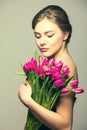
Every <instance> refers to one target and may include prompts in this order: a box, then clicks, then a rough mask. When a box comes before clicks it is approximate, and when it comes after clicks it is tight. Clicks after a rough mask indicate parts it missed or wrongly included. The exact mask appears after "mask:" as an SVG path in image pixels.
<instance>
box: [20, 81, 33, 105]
mask: <svg viewBox="0 0 87 130" xmlns="http://www.w3.org/2000/svg"><path fill="white" fill-rule="evenodd" d="M31 95H32V88H31V86H30V84H29V82H28V81H27V80H26V82H25V83H24V84H21V85H20V87H19V90H18V96H19V98H20V100H21V101H22V103H23V104H25V105H26V106H28V103H29V100H30V99H31Z"/></svg>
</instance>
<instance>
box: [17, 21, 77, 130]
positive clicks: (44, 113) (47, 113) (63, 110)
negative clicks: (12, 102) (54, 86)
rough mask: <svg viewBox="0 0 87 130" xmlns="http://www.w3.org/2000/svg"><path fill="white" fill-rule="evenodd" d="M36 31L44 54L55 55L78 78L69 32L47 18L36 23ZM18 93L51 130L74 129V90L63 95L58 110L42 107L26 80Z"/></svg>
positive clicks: (57, 106) (37, 41)
mask: <svg viewBox="0 0 87 130" xmlns="http://www.w3.org/2000/svg"><path fill="white" fill-rule="evenodd" d="M44 23H46V26H44V25H45V24H44ZM34 33H35V41H36V44H37V46H38V48H39V49H40V50H41V53H42V55H43V56H45V57H48V58H50V57H54V58H55V59H56V60H57V61H59V60H62V61H63V63H64V64H65V65H68V66H69V68H70V74H69V76H70V77H71V76H74V78H75V79H77V78H78V76H77V70H76V66H75V63H74V61H73V60H72V58H71V56H70V54H69V52H68V49H67V47H66V46H65V40H66V38H67V36H68V33H63V32H62V31H61V30H60V28H59V27H58V25H56V24H55V23H52V22H50V21H49V20H47V19H44V20H42V21H40V22H39V23H38V24H37V25H36V27H35V30H34ZM48 35H49V36H48ZM43 48H45V49H43ZM67 87H69V86H67ZM18 95H19V98H20V100H21V101H22V102H23V104H25V105H26V106H27V107H28V108H29V109H30V110H31V112H32V113H33V114H34V116H35V117H36V118H37V119H38V120H40V121H41V122H42V123H43V124H44V125H46V126H47V127H48V128H50V129H51V130H71V129H72V120H73V96H74V95H73V93H72V92H69V93H67V94H62V95H61V98H60V101H59V102H58V103H57V104H56V112H53V111H51V110H48V109H46V108H44V107H42V106H41V105H39V104H38V103H37V102H35V101H34V100H33V99H32V97H31V95H32V89H31V86H30V84H29V83H28V81H26V85H25V84H21V85H20V88H19V91H18Z"/></svg>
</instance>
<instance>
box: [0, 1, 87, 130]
mask: <svg viewBox="0 0 87 130" xmlns="http://www.w3.org/2000/svg"><path fill="white" fill-rule="evenodd" d="M49 4H57V5H60V6H61V7H63V8H64V9H65V10H66V12H67V13H68V15H69V18H70V21H71V24H72V26H73V34H72V38H71V42H70V44H69V51H70V53H71V55H72V57H73V58H74V60H75V62H76V65H77V68H78V74H79V86H80V87H83V88H84V89H85V93H83V94H81V95H78V96H77V101H76V103H75V106H74V118H73V120H74V121H73V130H87V101H86V100H87V88H86V87H87V79H86V78H87V76H86V75H87V54H86V50H87V0H0V130H24V129H23V128H24V124H25V121H26V116H27V108H26V107H25V106H24V105H23V104H22V103H21V102H20V101H19V98H18V88H19V86H20V84H21V83H23V82H24V81H25V77H22V76H18V75H15V72H17V71H19V72H20V71H22V68H21V66H20V62H22V63H24V62H26V61H27V60H29V59H30V58H31V57H32V56H33V54H34V51H35V50H36V48H37V47H36V45H35V42H34V37H33V31H32V28H31V21H32V18H33V16H34V15H35V14H36V12H37V11H39V10H40V9H42V8H43V7H44V6H47V5H49Z"/></svg>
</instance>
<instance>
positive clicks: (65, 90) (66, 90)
mask: <svg viewBox="0 0 87 130" xmlns="http://www.w3.org/2000/svg"><path fill="white" fill-rule="evenodd" d="M61 92H62V93H67V92H69V89H68V88H62V90H61Z"/></svg>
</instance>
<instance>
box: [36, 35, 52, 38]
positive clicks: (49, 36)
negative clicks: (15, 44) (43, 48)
mask: <svg viewBox="0 0 87 130" xmlns="http://www.w3.org/2000/svg"><path fill="white" fill-rule="evenodd" d="M52 36H54V34H52V35H47V37H48V38H51V37H52ZM35 37H36V38H37V39H39V38H41V36H37V35H35Z"/></svg>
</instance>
